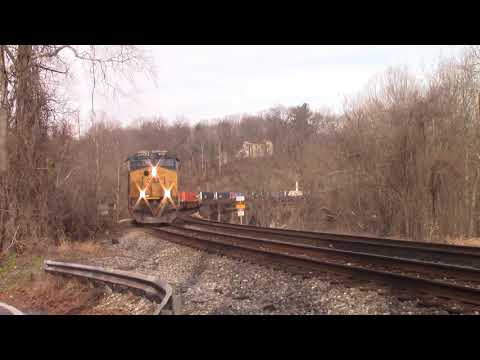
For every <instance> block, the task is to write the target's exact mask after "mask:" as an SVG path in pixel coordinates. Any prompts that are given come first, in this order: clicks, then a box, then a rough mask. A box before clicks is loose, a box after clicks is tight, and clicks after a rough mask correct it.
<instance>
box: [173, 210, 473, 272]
mask: <svg viewBox="0 0 480 360" xmlns="http://www.w3.org/2000/svg"><path fill="white" fill-rule="evenodd" d="M180 222H183V223H185V224H192V225H193V224H194V225H198V226H201V227H202V228H204V229H212V230H214V231H219V230H221V229H224V230H226V231H229V232H233V233H235V234H244V235H247V236H248V235H250V236H253V237H262V238H265V239H271V240H280V241H288V242H293V243H296V244H305V245H312V246H318V247H324V248H332V249H337V250H346V251H354V252H362V253H369V254H377V255H384V256H388V257H398V258H404V259H411V260H420V261H428V262H437V263H441V264H449V265H458V266H466V267H472V268H477V269H480V248H476V247H466V246H453V245H444V244H429V243H421V242H413V241H412V242H410V241H402V240H393V239H383V238H374V237H364V236H353V235H343V234H330V233H316V232H306V231H296V230H283V229H271V228H262V227H256V226H248V225H236V224H226V223H220V222H216V221H209V220H203V219H200V218H193V217H187V216H182V217H181V218H180Z"/></svg>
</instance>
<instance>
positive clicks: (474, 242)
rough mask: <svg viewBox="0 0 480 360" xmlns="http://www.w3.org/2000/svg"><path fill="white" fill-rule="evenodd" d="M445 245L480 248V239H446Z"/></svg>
mask: <svg viewBox="0 0 480 360" xmlns="http://www.w3.org/2000/svg"><path fill="white" fill-rule="evenodd" d="M446 241H447V244H450V245H459V246H480V238H469V239H466V238H447V239H446Z"/></svg>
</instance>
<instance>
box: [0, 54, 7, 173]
mask: <svg viewBox="0 0 480 360" xmlns="http://www.w3.org/2000/svg"><path fill="white" fill-rule="evenodd" d="M4 46H5V45H0V174H1V173H2V172H6V171H7V169H8V163H7V162H8V157H7V122H8V120H7V115H8V113H7V89H6V71H5V59H4Z"/></svg>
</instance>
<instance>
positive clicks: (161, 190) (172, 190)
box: [127, 150, 303, 224]
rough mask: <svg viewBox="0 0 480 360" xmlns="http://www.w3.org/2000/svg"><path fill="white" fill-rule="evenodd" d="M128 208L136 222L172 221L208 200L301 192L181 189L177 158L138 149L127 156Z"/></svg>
mask: <svg viewBox="0 0 480 360" xmlns="http://www.w3.org/2000/svg"><path fill="white" fill-rule="evenodd" d="M127 163H128V210H129V212H130V215H131V216H132V218H133V219H134V220H135V221H136V222H137V223H145V224H162V223H167V224H169V223H172V222H173V221H174V220H175V219H176V218H177V216H178V215H179V212H181V211H185V210H191V209H196V208H199V207H200V205H201V204H202V203H204V202H208V201H228V200H230V201H235V200H236V199H237V197H238V196H243V197H244V199H245V200H255V199H273V200H282V199H289V198H292V197H297V196H302V195H303V193H301V192H300V191H299V190H298V183H297V186H296V190H295V191H290V192H288V191H278V192H264V191H261V192H234V191H224V192H203V191H202V192H192V191H180V190H179V188H178V177H179V171H180V160H179V159H178V158H177V156H176V155H174V154H171V153H169V152H168V151H166V150H151V151H139V152H137V153H135V154H132V155H130V156H129V157H128V158H127Z"/></svg>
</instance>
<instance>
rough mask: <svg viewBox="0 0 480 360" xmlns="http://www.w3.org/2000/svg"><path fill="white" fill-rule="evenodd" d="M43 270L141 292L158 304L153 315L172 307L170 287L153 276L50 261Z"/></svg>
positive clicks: (46, 262) (47, 261)
mask: <svg viewBox="0 0 480 360" xmlns="http://www.w3.org/2000/svg"><path fill="white" fill-rule="evenodd" d="M44 270H45V271H47V272H51V273H56V274H62V275H73V276H78V277H81V278H86V279H89V280H93V281H101V282H105V283H109V284H111V285H114V286H121V287H127V288H129V289H133V290H136V291H141V292H142V293H143V294H145V295H146V297H147V298H149V299H150V300H153V301H155V302H156V303H157V304H158V305H157V309H156V310H155V312H154V315H159V314H160V313H161V312H162V310H163V309H164V308H165V307H166V305H170V306H171V305H172V288H171V286H170V285H169V284H167V283H166V282H165V281H163V280H160V279H158V278H156V277H153V276H148V275H143V274H138V273H133V272H129V271H122V270H109V269H105V268H102V267H97V266H89V265H81V264H73V263H65V262H59V261H50V260H46V261H45V262H44Z"/></svg>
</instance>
